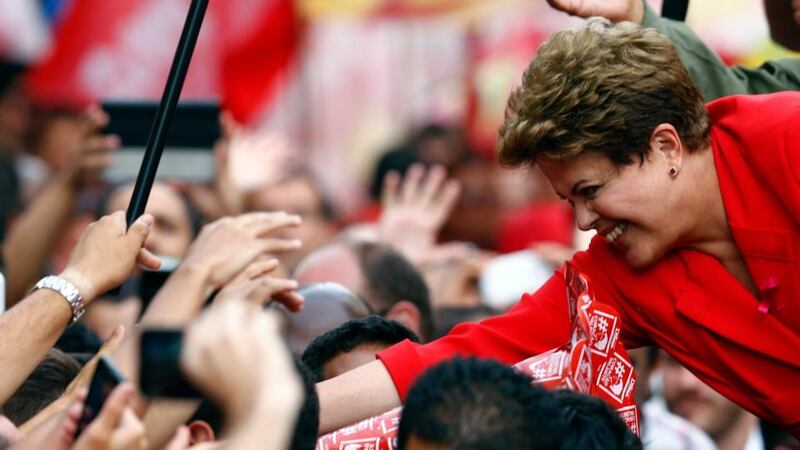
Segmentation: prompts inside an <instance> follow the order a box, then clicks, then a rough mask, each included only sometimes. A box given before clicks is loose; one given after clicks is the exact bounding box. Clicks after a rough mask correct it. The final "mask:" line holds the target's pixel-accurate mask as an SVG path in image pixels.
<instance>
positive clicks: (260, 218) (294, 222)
mask: <svg viewBox="0 0 800 450" xmlns="http://www.w3.org/2000/svg"><path fill="white" fill-rule="evenodd" d="M237 221H238V222H239V225H240V226H241V227H243V229H244V230H245V231H246V232H247V233H248V234H249V235H250V236H255V237H260V236H263V235H265V234H267V233H270V232H273V231H275V230H277V229H279V228H284V227H296V226H298V225H300V224H301V223H302V221H303V220H302V219H301V218H300V216H297V215H294V214H286V213H285V212H271V213H269V212H258V213H249V214H244V215H242V216H239V217H238V218H237Z"/></svg>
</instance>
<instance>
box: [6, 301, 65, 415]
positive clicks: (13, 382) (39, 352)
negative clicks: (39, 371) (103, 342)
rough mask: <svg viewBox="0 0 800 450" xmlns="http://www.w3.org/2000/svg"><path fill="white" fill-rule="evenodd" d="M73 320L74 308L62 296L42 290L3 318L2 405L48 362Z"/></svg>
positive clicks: (9, 311)
mask: <svg viewBox="0 0 800 450" xmlns="http://www.w3.org/2000/svg"><path fill="white" fill-rule="evenodd" d="M71 320H72V308H70V306H69V304H68V303H67V301H66V300H65V299H64V297H62V296H61V294H59V293H57V292H54V291H50V290H47V289H42V290H39V291H36V292H34V293H33V294H31V295H30V296H28V297H27V298H26V299H24V300H23V301H22V302H20V303H19V304H18V305H17V306H15V307H14V308H11V309H10V310H8V311H7V312H5V313H4V314H3V315H0V367H2V368H3V376H2V377H0V404H3V403H5V402H6V400H8V399H9V398H10V397H11V395H13V394H14V392H16V390H17V389H18V388H19V387H20V386H21V385H22V383H23V382H24V381H25V380H26V379H27V378H28V376H29V375H30V374H31V372H33V370H34V369H35V368H36V366H37V365H39V363H40V362H41V361H42V359H44V357H45V355H46V354H47V351H48V350H50V348H51V347H52V346H53V344H55V342H56V341H57V340H58V338H59V337H60V336H61V333H62V332H63V331H64V329H65V328H66V327H67V325H68V324H69V322H70V321H71Z"/></svg>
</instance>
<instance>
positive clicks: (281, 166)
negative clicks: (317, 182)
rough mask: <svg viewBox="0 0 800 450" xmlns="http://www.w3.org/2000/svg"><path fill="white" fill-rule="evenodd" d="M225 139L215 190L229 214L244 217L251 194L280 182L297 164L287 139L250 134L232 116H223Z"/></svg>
mask: <svg viewBox="0 0 800 450" xmlns="http://www.w3.org/2000/svg"><path fill="white" fill-rule="evenodd" d="M220 128H221V129H222V139H220V140H219V142H217V145H216V146H215V149H214V151H215V155H216V161H217V168H216V169H217V170H216V174H217V179H216V182H215V184H216V186H215V187H216V190H217V194H218V196H219V198H220V199H221V200H222V202H223V204H224V205H225V208H226V209H227V210H228V214H241V213H243V212H244V208H245V204H244V203H245V197H246V195H247V193H248V192H252V191H254V190H257V189H259V188H261V187H263V186H269V185H272V184H275V183H277V182H278V181H280V180H281V178H283V177H284V176H285V175H286V174H287V172H288V171H289V168H290V166H291V164H292V162H293V161H294V158H295V156H294V155H292V152H291V148H290V146H289V143H288V142H287V141H286V139H284V138H282V137H281V136H278V135H275V134H269V133H258V132H255V133H250V132H247V131H245V130H244V129H243V127H242V126H241V125H240V124H238V123H236V122H235V121H234V119H233V117H232V116H231V115H230V113H227V112H223V113H222V114H221V115H220Z"/></svg>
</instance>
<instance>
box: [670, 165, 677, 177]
mask: <svg viewBox="0 0 800 450" xmlns="http://www.w3.org/2000/svg"><path fill="white" fill-rule="evenodd" d="M677 176H678V168H677V167H675V166H672V167H670V168H669V177H670V178H672V179H675V177H677Z"/></svg>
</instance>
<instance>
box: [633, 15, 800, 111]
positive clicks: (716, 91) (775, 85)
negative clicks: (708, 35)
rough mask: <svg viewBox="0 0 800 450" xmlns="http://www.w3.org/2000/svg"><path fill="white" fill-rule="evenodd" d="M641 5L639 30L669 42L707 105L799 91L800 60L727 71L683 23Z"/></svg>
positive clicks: (768, 62)
mask: <svg viewBox="0 0 800 450" xmlns="http://www.w3.org/2000/svg"><path fill="white" fill-rule="evenodd" d="M644 4H645V14H644V19H643V20H642V26H645V27H651V28H655V29H657V30H658V31H660V32H662V33H664V34H665V35H666V36H667V37H669V38H670V39H671V40H672V42H673V43H674V44H675V46H676V47H677V49H678V54H679V55H680V57H681V61H683V64H684V65H685V66H686V68H687V70H688V71H689V74H690V75H691V76H692V78H693V79H694V81H695V82H696V83H697V85H698V86H699V87H700V90H701V91H702V93H703V97H704V98H705V99H706V101H711V100H714V99H717V98H719V97H725V96H728V95H734V94H765V93H769V92H777V91H793V90H800V58H786V59H778V60H774V61H767V62H765V63H764V64H762V65H761V66H760V67H758V68H755V69H749V68H745V67H741V66H736V67H728V66H726V65H725V63H724V62H722V60H721V59H720V58H719V56H718V55H717V54H716V53H715V52H714V51H713V50H711V49H710V48H709V47H708V46H706V44H705V43H703V41H702V40H701V39H700V38H699V37H698V36H697V35H696V34H695V33H694V31H692V29H691V28H689V27H688V26H687V25H686V24H685V23H683V22H677V21H673V20H669V19H665V18H662V17H659V16H658V15H657V14H656V13H655V12H654V11H653V10H652V9H651V8H650V7H649V5H648V4H647V2H646V1H645V2H644Z"/></svg>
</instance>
